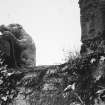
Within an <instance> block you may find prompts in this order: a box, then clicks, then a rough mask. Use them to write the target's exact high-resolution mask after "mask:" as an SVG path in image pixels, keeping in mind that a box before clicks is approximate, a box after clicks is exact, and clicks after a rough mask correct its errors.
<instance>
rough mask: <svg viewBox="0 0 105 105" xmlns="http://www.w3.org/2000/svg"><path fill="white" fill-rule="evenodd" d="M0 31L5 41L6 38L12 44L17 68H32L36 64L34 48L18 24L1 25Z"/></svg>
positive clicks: (29, 38) (29, 37) (31, 41)
mask: <svg viewBox="0 0 105 105" xmlns="http://www.w3.org/2000/svg"><path fill="white" fill-rule="evenodd" d="M0 31H1V33H2V34H3V37H5V38H4V39H5V40H6V38H7V36H8V38H10V40H11V41H12V44H13V49H14V57H15V60H16V64H17V66H19V67H28V68H30V67H34V66H35V64H36V48H35V44H34V41H33V40H32V38H31V36H30V35H29V34H28V33H26V31H25V30H24V29H23V28H22V26H21V25H19V24H10V25H8V26H4V25H1V26H0Z"/></svg>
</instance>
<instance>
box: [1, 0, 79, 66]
mask: <svg viewBox="0 0 105 105" xmlns="http://www.w3.org/2000/svg"><path fill="white" fill-rule="evenodd" d="M11 23H19V24H21V25H22V26H23V28H24V29H25V30H26V32H27V33H29V34H30V35H31V36H32V38H33V40H34V42H35V45H36V64H37V65H53V64H61V63H64V62H65V60H66V59H67V57H68V56H69V54H70V52H75V51H79V50H80V45H81V42H80V40H81V28H80V10H79V5H78V0H0V25H2V24H5V25H8V24H11Z"/></svg>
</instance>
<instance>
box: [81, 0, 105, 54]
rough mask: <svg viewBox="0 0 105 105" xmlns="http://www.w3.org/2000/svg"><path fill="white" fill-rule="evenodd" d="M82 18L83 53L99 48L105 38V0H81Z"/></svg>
mask: <svg viewBox="0 0 105 105" xmlns="http://www.w3.org/2000/svg"><path fill="white" fill-rule="evenodd" d="M79 5H80V19H81V31H82V32H81V33H82V35H81V41H82V43H83V45H82V46H81V54H83V53H84V52H91V51H94V50H96V49H97V48H98V45H100V44H101V41H102V40H105V0H79Z"/></svg>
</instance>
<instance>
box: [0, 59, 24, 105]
mask: <svg viewBox="0 0 105 105" xmlns="http://www.w3.org/2000/svg"><path fill="white" fill-rule="evenodd" d="M23 76H24V74H23V73H20V72H16V71H15V70H9V69H7V66H6V65H5V64H4V63H3V60H2V59H0V105H9V103H12V101H13V99H14V98H15V97H17V95H18V92H19V89H18V86H19V84H20V80H21V79H22V77H23Z"/></svg>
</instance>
